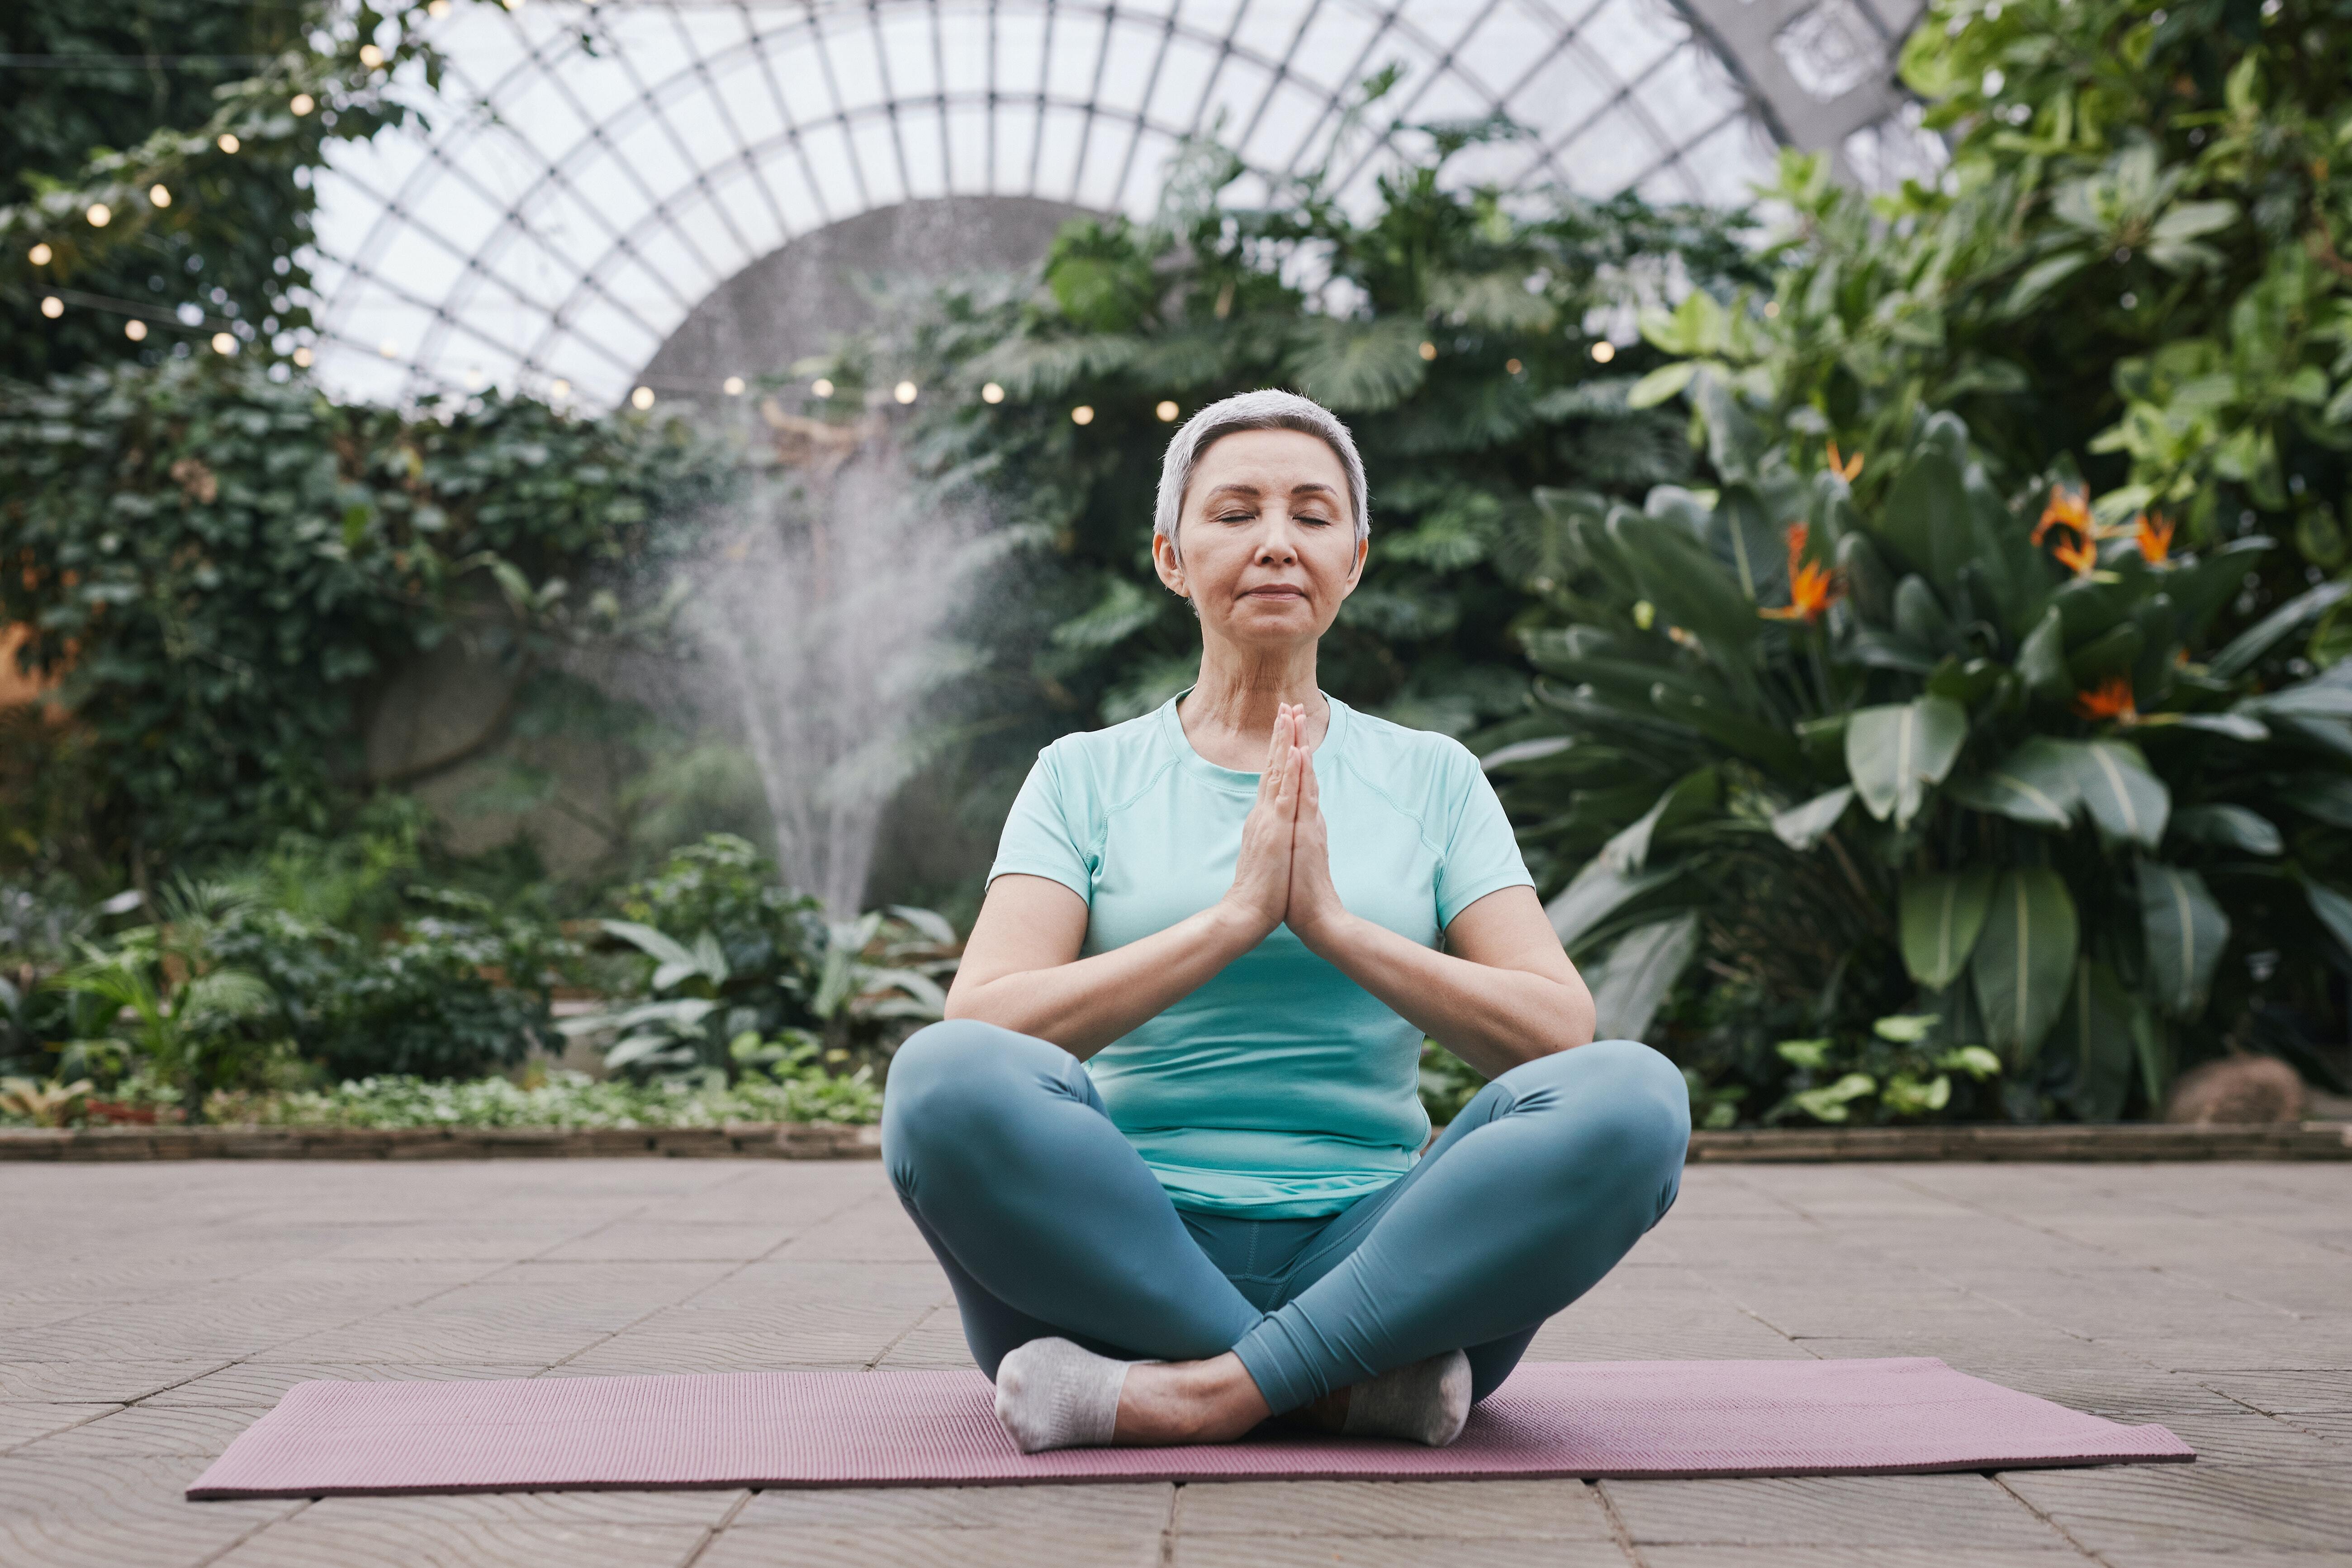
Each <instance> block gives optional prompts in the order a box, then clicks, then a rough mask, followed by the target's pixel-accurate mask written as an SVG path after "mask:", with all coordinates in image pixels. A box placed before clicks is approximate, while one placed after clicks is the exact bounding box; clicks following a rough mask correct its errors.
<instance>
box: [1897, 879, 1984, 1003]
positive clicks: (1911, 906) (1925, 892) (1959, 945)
mask: <svg viewBox="0 0 2352 1568" xmlns="http://www.w3.org/2000/svg"><path fill="white" fill-rule="evenodd" d="M1994 876H1995V873H1994V871H1993V869H1992V868H1990V867H1989V866H1979V867H1972V868H1969V869H1968V870H1965V871H1943V872H1937V873H1936V874H1934V875H1931V876H1925V877H1906V878H1905V879H1903V894H1902V900H1901V916H1900V924H1901V931H1902V938H1903V967H1904V968H1906V969H1907V970H1909V971H1910V972H1911V978H1912V979H1914V980H1916V981H1917V982H1918V983H1919V984H1922V985H1925V986H1927V988H1928V989H1929V990H1931V991H1941V990H1942V989H1943V988H1944V987H1945V986H1947V985H1949V984H1951V983H1952V982H1953V981H1955V980H1957V979H1958V978H1959V976H1960V972H1961V971H1962V970H1963V969H1965V968H1967V967H1968V962H1969V953H1970V952H1974V951H1975V949H1976V944H1977V934H1978V932H1979V931H1982V930H1983V929H1984V921H1985V911H1986V910H1987V909H1989V908H1990V905H1991V901H1992V886H1993V879H1994Z"/></svg>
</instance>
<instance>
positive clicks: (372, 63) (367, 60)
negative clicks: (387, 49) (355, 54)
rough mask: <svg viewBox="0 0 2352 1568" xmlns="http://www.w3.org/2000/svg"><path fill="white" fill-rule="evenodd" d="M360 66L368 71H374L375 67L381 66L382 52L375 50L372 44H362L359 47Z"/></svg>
mask: <svg viewBox="0 0 2352 1568" xmlns="http://www.w3.org/2000/svg"><path fill="white" fill-rule="evenodd" d="M360 64H362V65H363V66H365V67H367V68H368V69H370V70H373V69H375V68H376V67H378V66H380V65H382V64H383V50H382V49H379V48H377V47H375V46H374V45H373V44H362V45H361V46H360Z"/></svg>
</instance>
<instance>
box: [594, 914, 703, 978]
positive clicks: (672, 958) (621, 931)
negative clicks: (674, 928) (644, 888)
mask: <svg viewBox="0 0 2352 1568" xmlns="http://www.w3.org/2000/svg"><path fill="white" fill-rule="evenodd" d="M596 923H597V924H598V925H600V926H602V927H604V930H605V931H608V932H610V933H611V934H612V935H614V936H617V937H619V938H620V939H621V940H622V941H623V942H627V943H629V944H630V945H631V946H633V947H635V948H636V949H638V950H639V951H640V952H644V953H646V955H647V956H648V957H651V958H653V959H656V960H657V961H659V962H660V963H680V964H684V965H686V966H687V969H688V973H691V972H692V970H693V967H694V954H693V953H692V952H688V950H687V947H686V945H685V944H684V943H683V942H678V941H677V939H676V938H674V937H671V936H668V935H667V934H665V933H664V932H661V931H656V930H655V929H654V928H653V927H651V926H649V925H640V924H638V923H637V922H636V921H597V922H596Z"/></svg>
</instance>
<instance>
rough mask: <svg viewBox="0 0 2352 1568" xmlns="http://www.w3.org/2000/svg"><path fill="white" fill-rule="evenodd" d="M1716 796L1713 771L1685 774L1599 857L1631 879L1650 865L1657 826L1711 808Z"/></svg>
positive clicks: (1612, 839) (1610, 842)
mask: <svg viewBox="0 0 2352 1568" xmlns="http://www.w3.org/2000/svg"><path fill="white" fill-rule="evenodd" d="M1716 798H1717V784H1716V775H1715V770H1714V769H1712V768H1701V769H1699V770H1697V771H1696V773H1688V774H1685V776H1684V777H1682V778H1680V779H1677V780H1675V783H1674V784H1672V785H1670V786H1668V788H1667V789H1666V791H1665V792H1664V794H1663V795H1659V796H1658V799H1657V803H1656V804H1655V805H1653V806H1651V807H1650V809H1649V810H1647V811H1645V812H1643V814H1642V815H1641V816H1639V817H1638V818H1636V819H1635V820H1634V821H1633V823H1632V824H1631V825H1630V826H1626V827H1624V828H1622V829H1621V830H1620V831H1619V832H1618V834H1617V835H1616V837H1612V838H1611V839H1610V840H1609V842H1608V843H1607V844H1605V845H1603V846H1602V847H1601V859H1602V860H1603V861H1604V862H1606V863H1607V865H1608V866H1609V868H1611V869H1612V870H1614V871H1617V872H1619V873H1621V874H1622V875H1625V876H1632V875H1633V874H1634V873H1636V872H1638V871H1640V870H1641V869H1642V868H1643V866H1645V865H1647V864H1648V863H1649V858H1650V840H1651V839H1652V837H1654V836H1655V835H1656V833H1657V831H1658V827H1659V825H1660V824H1661V823H1664V822H1666V821H1667V820H1668V818H1669V816H1671V817H1673V818H1674V820H1675V822H1677V823H1678V822H1680V821H1683V820H1686V819H1687V818H1689V817H1691V816H1695V815H1698V814H1700V813H1703V812H1706V811H1707V810H1709V809H1711V808H1712V807H1713V806H1714V805H1715V802H1716Z"/></svg>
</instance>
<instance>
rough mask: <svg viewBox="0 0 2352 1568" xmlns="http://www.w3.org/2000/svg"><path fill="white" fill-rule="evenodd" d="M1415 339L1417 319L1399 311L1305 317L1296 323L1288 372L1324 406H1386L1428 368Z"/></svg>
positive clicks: (1366, 408) (1419, 334)
mask: <svg viewBox="0 0 2352 1568" xmlns="http://www.w3.org/2000/svg"><path fill="white" fill-rule="evenodd" d="M1421 339H1422V326H1421V323H1420V321H1416V320H1409V319H1407V318H1405V317H1403V316H1396V317H1391V318H1390V319H1389V320H1387V321H1344V320H1340V319H1339V318H1336V317H1328V316H1310V317H1308V318H1307V320H1306V321H1304V322H1302V323H1301V325H1300V328H1299V341H1298V346H1297V349H1296V350H1294V351H1293V353H1292V354H1291V358H1290V370H1291V374H1293V375H1294V376H1296V377H1297V386H1298V389H1299V390H1300V391H1301V392H1304V393H1305V394H1306V395H1307V396H1309V397H1312V398H1314V399H1315V400H1316V401H1317V402H1318V403H1320V404H1323V405H1325V406H1327V407H1330V408H1337V409H1340V410H1342V411H1345V412H1351V413H1352V412H1363V413H1370V412H1374V411H1377V410H1379V409H1382V408H1391V407H1394V406H1395V405H1397V404H1399V403H1401V402H1402V401H1403V400H1404V399H1405V398H1406V397H1408V396H1410V395H1412V393H1413V391H1414V390H1415V389H1417V388H1418V387H1419V386H1420V385H1421V384H1422V382H1423V379H1424V377H1425V376H1426V374H1427V373H1428V370H1429V366H1428V364H1427V363H1426V362H1424V361H1423V359H1422V357H1421Z"/></svg>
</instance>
